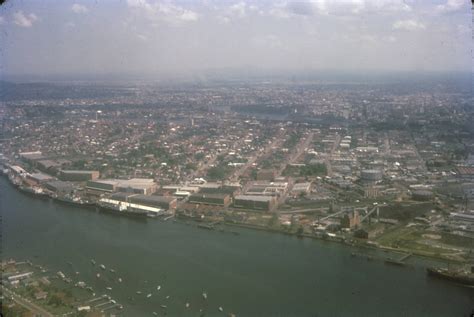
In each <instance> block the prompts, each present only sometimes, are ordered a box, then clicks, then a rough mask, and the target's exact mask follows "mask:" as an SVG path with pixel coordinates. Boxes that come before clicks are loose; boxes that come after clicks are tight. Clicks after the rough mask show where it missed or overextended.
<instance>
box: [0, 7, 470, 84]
mask: <svg viewBox="0 0 474 317" xmlns="http://www.w3.org/2000/svg"><path fill="white" fill-rule="evenodd" d="M471 23H472V14H471V8H470V2H469V1H463V0H448V1H408V0H406V1H402V0H380V1H364V0H352V1H350V0H341V1H323V0H319V1H303V2H301V1H298V2H293V1H278V2H271V1H225V2H220V1H210V0H209V1H174V2H171V1H155V0H128V1H105V2H95V1H49V0H48V1H41V2H38V1H29V0H26V1H7V2H6V3H5V4H4V5H2V6H1V9H0V28H1V29H2V32H1V42H0V43H1V47H2V49H1V52H2V58H1V60H0V67H1V74H2V78H3V79H8V78H26V79H27V78H43V79H51V78H65V77H69V78H74V77H77V78H94V77H95V76H97V77H99V78H101V77H103V78H107V77H108V76H109V77H115V76H119V75H123V76H124V77H127V76H132V77H134V76H135V77H144V78H151V79H156V80H164V79H168V78H179V79H183V78H185V79H195V78H200V77H201V76H204V77H205V76H207V75H208V74H221V73H226V72H227V71H229V76H232V73H238V74H239V73H240V74H242V73H243V74H251V75H252V76H253V75H254V74H275V73H276V74H278V73H280V74H282V73H284V74H289V75H292V74H301V73H310V74H314V73H331V72H333V73H341V72H344V73H349V74H358V73H360V74H366V73H368V74H371V73H376V74H377V73H405V72H408V73H410V72H413V73H438V72H448V73H450V72H463V73H464V72H471V71H472V65H471V64H472V57H471V48H472V27H471ZM219 76H220V75H219ZM119 77H120V76H119Z"/></svg>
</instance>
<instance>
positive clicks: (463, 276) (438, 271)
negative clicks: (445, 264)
mask: <svg viewBox="0 0 474 317" xmlns="http://www.w3.org/2000/svg"><path fill="white" fill-rule="evenodd" d="M426 272H427V273H428V275H429V276H432V277H437V278H441V279H445V280H448V281H451V282H454V283H458V284H463V285H469V286H474V267H472V269H471V272H468V271H462V270H450V269H442V268H434V267H429V268H427V269H426Z"/></svg>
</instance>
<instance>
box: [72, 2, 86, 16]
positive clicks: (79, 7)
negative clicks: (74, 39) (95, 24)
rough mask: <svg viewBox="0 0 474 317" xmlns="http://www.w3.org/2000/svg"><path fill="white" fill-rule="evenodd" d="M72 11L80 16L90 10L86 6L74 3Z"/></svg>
mask: <svg viewBox="0 0 474 317" xmlns="http://www.w3.org/2000/svg"><path fill="white" fill-rule="evenodd" d="M71 10H72V11H73V12H74V13H78V14H81V13H87V12H89V9H87V7H86V6H84V5H82V4H78V3H74V4H73V5H72V7H71Z"/></svg>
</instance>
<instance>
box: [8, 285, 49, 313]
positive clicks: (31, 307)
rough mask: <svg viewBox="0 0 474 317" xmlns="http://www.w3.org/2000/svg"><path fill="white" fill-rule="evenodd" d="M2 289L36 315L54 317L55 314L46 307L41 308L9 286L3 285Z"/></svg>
mask: <svg viewBox="0 0 474 317" xmlns="http://www.w3.org/2000/svg"><path fill="white" fill-rule="evenodd" d="M2 291H3V292H4V293H5V294H6V295H8V296H11V297H12V298H13V300H14V301H15V302H16V303H17V304H19V305H21V306H23V307H25V308H26V309H28V310H30V311H32V312H33V313H34V314H35V315H37V316H38V315H39V316H42V317H53V316H54V315H53V314H51V313H50V312H48V311H46V310H45V309H44V308H41V307H40V306H38V305H36V304H34V303H32V302H31V301H29V300H27V299H25V298H23V297H21V296H20V295H17V294H16V293H14V292H13V291H11V290H9V289H8V288H6V287H4V286H2Z"/></svg>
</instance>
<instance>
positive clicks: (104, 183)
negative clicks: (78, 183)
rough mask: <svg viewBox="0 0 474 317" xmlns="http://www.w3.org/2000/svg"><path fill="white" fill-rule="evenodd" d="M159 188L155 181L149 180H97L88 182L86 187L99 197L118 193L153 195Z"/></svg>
mask: <svg viewBox="0 0 474 317" xmlns="http://www.w3.org/2000/svg"><path fill="white" fill-rule="evenodd" d="M157 187H158V186H157V184H156V183H155V181H154V180H153V179H148V178H132V179H97V180H91V181H88V182H87V185H86V189H87V190H89V192H90V193H92V194H93V193H96V194H99V195H100V194H103V193H113V192H116V191H117V192H126V193H134V194H144V195H151V194H153V193H154V192H155V191H156V189H157Z"/></svg>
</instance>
